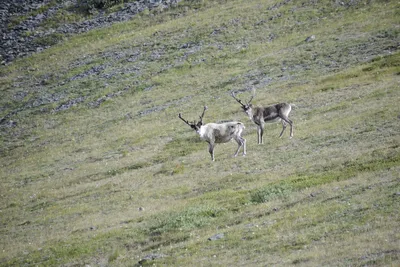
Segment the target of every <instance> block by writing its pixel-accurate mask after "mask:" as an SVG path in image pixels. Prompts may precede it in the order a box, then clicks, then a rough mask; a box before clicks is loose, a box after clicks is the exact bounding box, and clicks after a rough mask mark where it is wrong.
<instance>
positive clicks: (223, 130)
mask: <svg viewBox="0 0 400 267" xmlns="http://www.w3.org/2000/svg"><path fill="white" fill-rule="evenodd" d="M206 110H207V106H205V107H204V110H203V113H202V114H201V116H200V121H199V122H197V123H196V121H194V122H193V123H190V122H189V121H187V120H185V119H184V118H182V115H181V113H179V115H178V116H179V118H180V119H181V120H183V121H184V122H185V123H186V124H187V125H189V126H190V127H191V128H192V129H193V130H195V131H196V133H198V134H199V135H200V138H201V139H202V140H204V141H206V142H207V143H208V151H209V152H210V155H211V159H212V161H214V160H215V158H214V147H215V144H219V143H227V142H229V141H230V140H232V139H233V140H235V141H236V143H237V144H238V148H237V150H236V153H235V155H234V156H235V157H236V156H237V155H238V153H239V150H240V148H241V147H242V146H243V156H244V155H246V139H244V138H243V137H242V136H241V134H242V131H243V130H244V125H243V123H241V122H238V121H232V122H224V123H207V124H205V125H203V116H204V113H205V112H206Z"/></svg>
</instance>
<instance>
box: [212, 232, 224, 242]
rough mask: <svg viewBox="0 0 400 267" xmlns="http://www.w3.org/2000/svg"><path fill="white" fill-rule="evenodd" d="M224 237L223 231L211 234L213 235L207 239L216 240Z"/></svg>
mask: <svg viewBox="0 0 400 267" xmlns="http://www.w3.org/2000/svg"><path fill="white" fill-rule="evenodd" d="M224 237H225V235H224V234H223V233H220V234H216V235H213V236H211V237H209V238H208V240H209V241H215V240H218V239H222V238H224Z"/></svg>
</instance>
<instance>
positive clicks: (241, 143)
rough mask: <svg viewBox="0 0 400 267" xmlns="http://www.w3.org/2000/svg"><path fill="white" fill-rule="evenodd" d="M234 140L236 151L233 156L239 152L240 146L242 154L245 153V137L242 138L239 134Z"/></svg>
mask: <svg viewBox="0 0 400 267" xmlns="http://www.w3.org/2000/svg"><path fill="white" fill-rule="evenodd" d="M235 141H236V143H237V144H238V148H237V150H236V153H235V155H234V157H236V156H237V155H238V153H239V150H240V148H241V147H242V146H243V156H245V155H246V139H244V138H243V137H241V136H238V137H235Z"/></svg>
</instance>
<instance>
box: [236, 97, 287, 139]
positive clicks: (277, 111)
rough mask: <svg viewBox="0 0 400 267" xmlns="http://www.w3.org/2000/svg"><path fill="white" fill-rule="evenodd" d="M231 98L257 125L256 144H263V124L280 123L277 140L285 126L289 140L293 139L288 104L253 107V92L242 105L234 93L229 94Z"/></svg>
mask: <svg viewBox="0 0 400 267" xmlns="http://www.w3.org/2000/svg"><path fill="white" fill-rule="evenodd" d="M231 96H232V97H233V98H234V99H235V100H236V101H237V102H239V104H240V105H242V109H243V111H244V112H245V113H246V114H247V116H249V118H250V120H252V121H253V122H254V123H255V124H256V125H257V134H258V144H262V143H263V133H264V125H265V123H273V122H279V121H281V122H282V127H283V129H282V132H281V134H280V135H279V138H281V137H282V134H283V132H284V131H285V129H286V124H289V125H290V138H292V137H293V121H291V120H290V119H289V113H290V111H291V110H292V107H291V105H290V104H287V103H280V104H275V105H272V106H268V107H253V105H252V104H250V103H251V100H253V97H254V92H253V94H252V96H251V98H250V100H249V101H248V102H247V103H246V104H243V103H242V101H241V100H240V99H238V98H236V96H235V92H232V93H231Z"/></svg>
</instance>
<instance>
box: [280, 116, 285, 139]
mask: <svg viewBox="0 0 400 267" xmlns="http://www.w3.org/2000/svg"><path fill="white" fill-rule="evenodd" d="M281 122H282V132H281V134H280V135H279V138H281V137H282V134H283V132H284V131H285V129H286V122H285V121H284V120H281Z"/></svg>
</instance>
